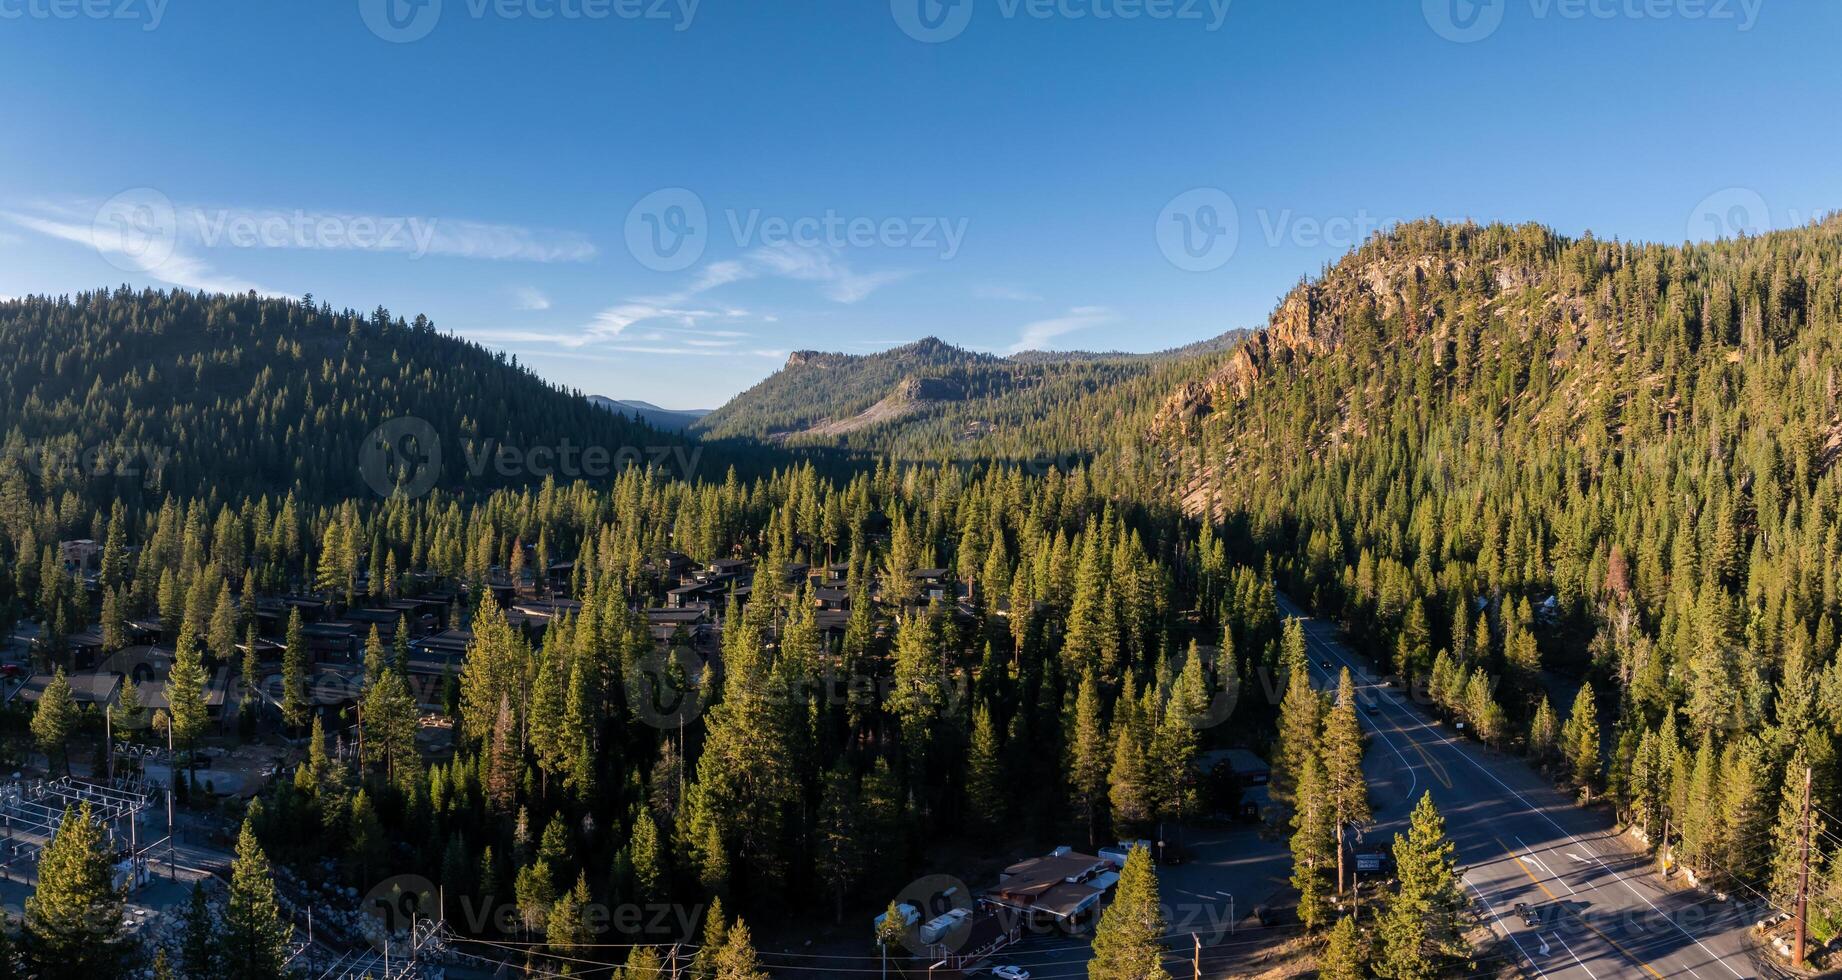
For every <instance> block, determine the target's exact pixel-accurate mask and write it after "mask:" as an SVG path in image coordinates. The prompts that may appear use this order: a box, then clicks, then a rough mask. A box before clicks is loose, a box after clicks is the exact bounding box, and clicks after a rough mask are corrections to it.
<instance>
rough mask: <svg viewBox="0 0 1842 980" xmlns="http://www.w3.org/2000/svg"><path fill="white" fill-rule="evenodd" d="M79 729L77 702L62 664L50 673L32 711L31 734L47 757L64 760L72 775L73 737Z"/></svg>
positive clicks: (65, 770)
mask: <svg viewBox="0 0 1842 980" xmlns="http://www.w3.org/2000/svg"><path fill="white" fill-rule="evenodd" d="M76 730H77V704H76V702H75V701H73V700H72V699H71V694H70V681H69V680H68V679H66V678H65V677H64V668H62V667H59V668H58V669H57V671H56V672H54V673H53V674H52V675H51V683H49V684H47V685H45V691H44V693H43V694H41V695H39V698H38V707H37V708H36V709H34V710H33V712H32V738H33V739H34V740H35V741H36V742H38V748H39V751H41V752H43V753H45V759H46V760H47V761H50V760H52V759H57V760H59V761H60V762H61V763H62V768H63V769H64V774H65V775H67V776H68V775H70V738H71V736H72V735H73V734H75V733H76Z"/></svg>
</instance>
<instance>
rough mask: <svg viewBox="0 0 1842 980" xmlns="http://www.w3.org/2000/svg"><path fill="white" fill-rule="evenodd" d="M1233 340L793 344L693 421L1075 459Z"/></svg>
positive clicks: (1140, 423)
mask: <svg viewBox="0 0 1842 980" xmlns="http://www.w3.org/2000/svg"><path fill="white" fill-rule="evenodd" d="M1243 336H1244V333H1243V332H1241V331H1231V332H1229V333H1226V334H1223V335H1221V336H1219V337H1216V338H1212V339H1210V340H1207V341H1203V342H1201V343H1199V344H1193V345H1190V346H1189V347H1185V348H1180V349H1178V350H1175V351H1165V352H1160V353H1155V354H1125V353H1090V352H1051V351H1026V352H1022V353H1019V354H1014V355H1011V356H1009V357H999V356H997V355H993V354H986V353H979V352H975V351H968V350H964V349H961V348H958V347H954V346H952V345H950V344H947V343H945V342H943V341H940V340H938V339H936V338H933V337H929V338H925V339H923V340H920V341H917V342H915V343H913V344H908V345H905V346H902V347H897V348H894V349H892V350H888V351H883V352H880V353H877V354H870V355H852V354H837V353H823V352H819V351H797V352H795V353H794V354H793V355H792V356H791V357H789V358H788V360H787V364H786V366H785V367H784V368H783V369H782V370H780V371H779V372H777V373H775V374H774V375H772V376H770V377H769V378H767V379H765V380H763V381H762V382H761V383H759V384H757V385H755V386H754V387H753V388H750V389H749V390H748V391H745V392H743V393H742V394H740V395H738V396H736V397H735V398H734V399H733V400H731V401H730V402H729V403H728V404H726V405H724V406H723V407H722V408H720V409H718V410H717V411H715V412H713V413H711V414H710V415H708V416H706V417H705V418H704V419H703V420H702V421H701V422H700V423H699V425H698V428H699V429H700V430H701V431H702V432H703V433H704V434H705V435H706V436H707V437H710V438H715V439H741V440H750V441H761V442H769V443H774V444H778V445H781V446H786V447H793V448H799V447H813V446H823V447H832V448H838V449H843V450H846V451H850V452H856V453H861V454H864V455H872V456H889V457H893V458H896V459H908V460H935V459H941V458H947V459H958V460H966V461H972V460H1011V461H1029V460H1037V461H1042V460H1050V459H1052V460H1056V461H1070V462H1072V461H1077V460H1085V459H1089V458H1092V457H1093V456H1095V455H1097V454H1099V453H1101V452H1102V451H1104V450H1106V449H1107V448H1108V447H1119V448H1121V449H1126V448H1130V447H1132V446H1135V445H1136V444H1137V443H1138V442H1139V441H1140V438H1139V437H1140V436H1142V434H1143V433H1144V431H1145V430H1146V428H1147V426H1148V425H1149V424H1150V421H1151V419H1152V416H1153V414H1154V412H1155V411H1156V409H1157V407H1158V405H1159V403H1160V401H1161V399H1162V397H1163V394H1164V392H1167V391H1168V390H1169V389H1170V388H1171V387H1172V386H1173V385H1174V384H1176V383H1178V382H1179V381H1181V380H1185V379H1189V378H1193V377H1200V376H1202V375H1205V374H1207V373H1209V372H1210V371H1211V370H1213V369H1214V368H1215V367H1216V366H1217V365H1219V364H1220V363H1221V362H1222V360H1223V359H1224V358H1225V357H1226V356H1227V352H1228V351H1231V350H1233V349H1234V347H1235V346H1236V345H1237V344H1238V343H1239V342H1240V340H1241V338H1242V337H1243Z"/></svg>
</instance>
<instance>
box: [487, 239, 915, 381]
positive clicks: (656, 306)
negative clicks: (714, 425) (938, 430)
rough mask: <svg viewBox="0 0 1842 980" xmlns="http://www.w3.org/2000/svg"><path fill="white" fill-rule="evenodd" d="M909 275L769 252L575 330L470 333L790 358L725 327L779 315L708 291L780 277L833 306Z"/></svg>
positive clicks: (715, 265)
mask: <svg viewBox="0 0 1842 980" xmlns="http://www.w3.org/2000/svg"><path fill="white" fill-rule="evenodd" d="M908 275H910V273H908V272H904V271H892V272H874V273H859V272H856V271H854V270H852V269H851V268H850V266H849V265H848V264H847V263H846V262H844V260H843V258H842V257H841V256H839V255H838V254H837V253H836V251H835V250H832V249H827V248H815V247H801V246H774V247H763V248H758V249H755V250H753V251H751V252H749V253H747V254H746V255H743V256H741V257H739V258H735V259H725V260H722V261H718V262H711V263H710V264H708V265H706V266H704V267H702V268H701V269H700V270H698V272H697V273H696V275H695V276H694V277H693V278H692V279H690V280H689V281H688V282H686V283H685V284H684V285H683V286H682V287H680V288H679V289H676V290H673V291H670V292H665V293H660V294H656V295H650V296H633V297H629V298H627V299H624V300H621V301H620V302H617V303H615V304H614V305H612V306H609V307H607V308H605V309H603V310H601V311H599V312H597V313H596V314H595V315H594V316H593V317H591V318H590V319H589V321H588V322H587V323H584V324H581V325H579V326H577V327H575V328H573V329H564V330H558V331H554V332H545V331H541V330H533V329H525V328H519V329H508V330H497V329H495V330H477V331H469V332H468V335H469V336H471V337H473V338H475V339H479V340H496V341H503V342H510V343H544V344H553V345H556V346H557V347H560V348H563V349H565V350H583V349H588V348H594V349H597V350H608V351H614V352H621V353H630V354H672V355H692V356H706V357H712V356H763V357H784V356H785V354H784V352H782V351H778V350H765V349H760V348H752V347H750V346H748V345H747V344H745V343H744V342H743V341H744V340H746V339H747V338H748V337H749V336H750V334H749V332H748V331H746V330H740V329H735V328H734V327H733V326H725V324H741V323H745V322H747V321H751V320H752V321H758V322H762V323H776V322H779V317H777V316H775V315H773V314H771V313H757V312H754V311H752V310H749V309H746V308H742V307H737V306H733V305H728V304H725V303H721V302H715V301H713V300H712V298H711V297H708V296H706V295H705V294H708V293H711V292H713V291H715V290H718V289H721V288H723V287H725V286H729V285H733V284H735V283H740V282H747V281H750V280H756V279H764V278H775V279H788V280H793V281H796V282H812V283H818V284H820V285H821V286H822V288H823V289H824V292H825V295H826V296H828V297H829V298H831V299H832V300H833V301H835V302H838V303H847V304H848V303H855V302H858V301H860V300H862V299H864V298H865V297H867V296H869V295H870V294H871V293H873V292H875V291H876V290H877V289H880V288H881V287H883V286H885V285H887V284H889V283H892V282H896V281H898V280H900V279H904V278H906V277H907V276H908ZM640 328H643V329H640Z"/></svg>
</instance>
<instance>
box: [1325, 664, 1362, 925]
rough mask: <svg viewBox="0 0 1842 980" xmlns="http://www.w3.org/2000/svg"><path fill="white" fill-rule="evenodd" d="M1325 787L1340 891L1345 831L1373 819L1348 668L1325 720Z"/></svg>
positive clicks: (1360, 733)
mask: <svg viewBox="0 0 1842 980" xmlns="http://www.w3.org/2000/svg"><path fill="white" fill-rule="evenodd" d="M1324 790H1325V798H1326V800H1327V802H1328V803H1329V805H1330V815H1331V820H1332V821H1333V823H1334V826H1335V827H1336V836H1337V840H1336V849H1337V892H1338V893H1339V894H1341V893H1342V891H1343V889H1344V888H1345V887H1347V884H1346V881H1345V868H1344V863H1345V862H1344V851H1345V847H1344V845H1343V840H1344V837H1343V835H1344V831H1345V828H1348V827H1361V826H1364V825H1366V824H1367V823H1368V822H1369V820H1370V816H1371V815H1370V812H1369V784H1368V781H1367V780H1366V779H1364V778H1363V775H1362V723H1361V721H1359V720H1358V719H1357V717H1356V684H1355V681H1354V680H1353V679H1351V677H1350V672H1349V669H1348V668H1345V669H1344V670H1343V672H1342V674H1341V675H1340V676H1339V677H1338V678H1337V700H1336V706H1335V707H1333V708H1332V709H1331V710H1330V714H1329V715H1328V716H1327V717H1326V718H1325V719H1324Z"/></svg>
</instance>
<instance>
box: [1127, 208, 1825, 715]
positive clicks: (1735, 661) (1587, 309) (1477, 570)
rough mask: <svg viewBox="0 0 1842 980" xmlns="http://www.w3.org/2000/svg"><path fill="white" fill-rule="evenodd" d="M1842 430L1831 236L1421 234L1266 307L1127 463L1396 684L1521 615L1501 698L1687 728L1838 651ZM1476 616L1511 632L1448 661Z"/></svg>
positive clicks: (1811, 232)
mask: <svg viewBox="0 0 1842 980" xmlns="http://www.w3.org/2000/svg"><path fill="white" fill-rule="evenodd" d="M1839 401H1842V220H1838V219H1834V218H1832V219H1830V220H1828V221H1826V222H1823V223H1820V224H1816V225H1812V226H1810V227H1806V228H1802V229H1797V230H1792V231H1784V232H1778V233H1773V234H1770V235H1766V236H1762V237H1758V238H1751V239H1743V240H1737V241H1722V242H1717V243H1713V244H1703V245H1692V246H1684V247H1671V246H1661V245H1646V244H1630V243H1619V242H1608V241H1601V240H1597V239H1594V238H1592V237H1590V236H1586V237H1582V238H1578V239H1570V238H1565V237H1562V236H1560V235H1556V234H1554V233H1553V232H1551V231H1549V230H1547V229H1544V228H1540V227H1536V226H1532V225H1525V226H1519V227H1506V226H1500V225H1493V226H1488V227H1480V226H1476V225H1469V224H1466V225H1444V224H1438V223H1434V222H1423V223H1418V224H1413V225H1407V226H1403V227H1401V228H1399V229H1397V230H1395V231H1394V232H1392V233H1390V234H1388V235H1386V236H1382V237H1378V238H1376V239H1375V240H1373V241H1371V242H1369V243H1368V244H1366V245H1364V246H1363V247H1362V248H1361V249H1359V250H1357V251H1356V252H1354V253H1352V254H1351V255H1350V256H1348V257H1347V258H1346V259H1345V260H1343V261H1342V262H1340V263H1338V264H1337V265H1336V266H1334V267H1332V268H1331V269H1329V270H1328V271H1327V272H1326V273H1325V275H1323V276H1322V277H1321V278H1319V279H1318V280H1316V281H1314V282H1311V283H1308V284H1306V285H1303V286H1300V287H1299V288H1298V289H1296V290H1295V291H1293V292H1292V293H1291V294H1290V295H1288V296H1287V297H1285V299H1284V300H1283V301H1282V302H1281V303H1280V304H1279V307H1278V309H1277V310H1276V311H1275V313H1274V315H1273V318H1272V321H1271V323H1270V324H1269V325H1268V326H1267V327H1266V329H1264V330H1263V331H1261V333H1260V334H1258V335H1256V336H1255V337H1253V338H1252V339H1250V340H1249V341H1248V343H1247V344H1245V345H1244V346H1243V347H1242V348H1241V349H1240V350H1239V351H1237V352H1236V353H1235V354H1234V355H1232V356H1231V357H1229V358H1227V359H1226V360H1225V361H1224V362H1223V363H1222V364H1220V365H1219V367H1218V368H1217V369H1216V370H1214V371H1212V372H1211V373H1209V374H1208V375H1207V376H1206V377H1202V378H1198V379H1195V380H1193V381H1188V382H1186V383H1183V384H1180V385H1178V386H1175V387H1174V388H1173V389H1172V390H1171V391H1170V392H1169V393H1168V395H1167V397H1166V399H1165V401H1164V403H1163V406H1162V407H1161V408H1160V410H1159V411H1158V413H1157V416H1156V419H1155V420H1154V422H1153V425H1152V428H1151V433H1150V434H1151V437H1152V440H1153V443H1154V444H1155V445H1156V446H1157V447H1158V451H1159V452H1160V453H1161V454H1162V457H1163V464H1164V470H1163V472H1162V474H1160V478H1161V479H1162V481H1163V482H1164V484H1165V487H1166V491H1167V492H1169V493H1174V494H1176V495H1178V496H1179V497H1180V499H1181V500H1182V501H1183V502H1184V504H1185V506H1186V508H1187V509H1188V510H1189V511H1190V512H1191V513H1201V512H1205V511H1208V512H1213V513H1214V514H1215V515H1217V516H1218V517H1223V518H1227V519H1229V521H1230V527H1231V529H1235V530H1236V533H1238V534H1242V535H1245V537H1246V538H1247V539H1248V542H1249V544H1250V545H1251V546H1253V547H1258V548H1260V549H1261V550H1263V551H1268V552H1270V553H1273V554H1275V555H1276V556H1277V557H1278V558H1279V559H1280V563H1279V566H1278V567H1279V572H1280V575H1281V577H1282V579H1284V580H1285V581H1286V582H1287V584H1288V586H1289V587H1290V588H1293V589H1296V590H1299V592H1300V594H1302V595H1306V596H1314V597H1315V598H1316V600H1317V604H1318V605H1319V607H1320V608H1321V609H1323V610H1325V611H1328V612H1341V614H1342V615H1343V617H1344V618H1345V619H1346V621H1348V622H1350V623H1351V624H1352V625H1353V628H1354V629H1355V631H1356V633H1357V635H1358V637H1359V638H1367V639H1368V640H1369V641H1370V642H1371V643H1372V644H1373V646H1374V648H1375V649H1378V650H1382V651H1390V652H1391V653H1392V655H1393V656H1395V657H1397V658H1399V659H1400V660H1401V665H1402V666H1403V667H1407V668H1409V669H1413V670H1415V671H1416V672H1418V673H1424V672H1426V671H1428V670H1430V669H1431V666H1432V661H1433V653H1434V651H1437V650H1439V649H1441V648H1446V649H1451V650H1453V651H1454V652H1455V653H1456V652H1458V651H1461V650H1464V649H1466V648H1469V649H1472V650H1478V649H1479V648H1480V645H1484V644H1492V645H1494V644H1499V643H1502V642H1504V640H1503V636H1504V635H1505V631H1507V633H1508V635H1510V636H1511V638H1512V639H1513V638H1514V637H1515V636H1516V635H1519V634H1517V633H1516V630H1518V629H1521V628H1522V625H1519V624H1528V623H1529V622H1530V618H1529V617H1530V615H1531V614H1530V613H1529V612H1528V610H1529V609H1530V608H1531V607H1533V608H1534V609H1536V610H1538V613H1537V614H1536V615H1537V618H1538V619H1540V621H1541V622H1544V623H1546V624H1548V626H1549V627H1550V628H1548V629H1544V630H1540V631H1538V632H1537V635H1538V636H1539V637H1540V640H1541V647H1542V649H1541V651H1540V652H1539V654H1534V653H1533V652H1532V647H1531V648H1530V649H1524V648H1522V647H1519V646H1517V644H1515V643H1510V644H1509V646H1508V647H1507V648H1504V649H1502V650H1499V651H1497V652H1494V653H1492V657H1495V658H1500V659H1496V660H1495V661H1494V662H1495V664H1496V667H1495V668H1494V669H1497V670H1507V671H1508V672H1509V674H1510V676H1511V677H1512V679H1514V678H1515V677H1516V676H1517V675H1518V673H1519V672H1521V673H1523V674H1526V673H1527V671H1528V670H1530V669H1532V667H1531V665H1532V664H1533V663H1535V662H1538V661H1546V662H1547V663H1549V664H1555V663H1560V664H1568V665H1570V666H1572V667H1573V668H1575V669H1579V668H1583V667H1585V666H1586V665H1587V664H1588V663H1589V662H1590V663H1594V664H1597V665H1598V666H1599V667H1600V668H1601V669H1602V670H1604V671H1606V672H1607V675H1608V676H1616V677H1618V678H1620V680H1621V681H1622V682H1624V683H1625V684H1627V685H1628V686H1629V689H1630V693H1631V696H1632V697H1634V698H1636V699H1638V701H1639V702H1640V703H1641V704H1644V705H1648V706H1651V707H1654V708H1656V709H1658V710H1661V709H1662V708H1663V707H1664V706H1666V705H1669V704H1672V703H1676V702H1677V701H1678V700H1679V699H1686V702H1685V703H1686V707H1685V708H1684V710H1685V711H1686V712H1687V714H1688V720H1689V721H1690V722H1692V723H1693V724H1695V725H1696V726H1698V727H1704V728H1708V727H1716V726H1721V727H1724V726H1729V725H1733V724H1746V725H1753V724H1757V723H1758V721H1759V712H1760V711H1761V710H1762V709H1761V708H1760V705H1762V704H1763V703H1764V702H1765V701H1766V700H1767V699H1766V698H1765V696H1764V695H1763V694H1762V693H1761V692H1762V691H1764V690H1768V689H1769V685H1770V684H1771V683H1772V681H1771V678H1772V677H1773V676H1774V674H1775V672H1776V671H1777V670H1778V669H1779V668H1778V667H1777V666H1775V665H1776V664H1778V663H1779V662H1781V660H1782V658H1784V657H1785V656H1787V655H1789V649H1790V648H1792V647H1796V648H1798V649H1799V650H1800V651H1802V655H1807V656H1811V657H1815V656H1819V655H1820V656H1821V657H1823V658H1824V660H1825V661H1827V659H1828V657H1829V655H1830V654H1831V653H1833V651H1834V650H1835V649H1836V648H1837V645H1838V638H1839V634H1842V536H1839V535H1838V534H1837V533H1836V531H1835V530H1834V528H1835V522H1836V521H1837V519H1838V515H1842V471H1839V470H1838V468H1837V467H1836V466H1835V461H1836V458H1837V455H1838V451H1839V449H1842V415H1839V414H1838V413H1839V410H1842V405H1839V404H1838V402H1839ZM1480 601H1484V602H1488V603H1489V604H1490V608H1492V609H1493V610H1495V609H1497V608H1498V607H1499V605H1501V606H1502V607H1503V608H1505V609H1507V610H1509V611H1512V612H1513V611H1516V610H1517V609H1520V610H1521V613H1520V615H1519V616H1517V617H1514V618H1506V619H1503V620H1501V621H1495V622H1492V623H1491V624H1490V629H1491V631H1490V632H1489V633H1486V632H1484V630H1485V627H1483V626H1478V627H1476V629H1477V631H1478V633H1477V637H1471V636H1467V635H1464V634H1465V633H1466V632H1469V631H1470V630H1471V629H1472V626H1471V625H1470V624H1469V619H1468V614H1465V615H1461V614H1464V613H1465V610H1467V609H1470V608H1474V603H1476V602H1480ZM1494 616H1495V614H1494V613H1493V619H1494ZM1455 621H1456V622H1457V623H1459V624H1464V625H1454V626H1451V627H1450V628H1448V626H1447V624H1452V623H1454V622H1455ZM1403 637H1404V638H1405V639H1403ZM1530 642H1531V644H1532V643H1533V641H1532V640H1531V641H1530ZM1486 652H1489V651H1488V650H1487V651H1486ZM1519 662H1520V666H1519V665H1518V664H1519ZM1810 662H1811V663H1813V664H1814V663H1815V661H1810ZM1491 663H1492V661H1491V660H1488V659H1487V660H1486V661H1485V667H1486V668H1487V669H1493V668H1491ZM1800 669H1801V667H1800ZM1838 669H1842V668H1838ZM1836 682H1837V685H1838V686H1837V694H1838V695H1839V696H1842V674H1838V675H1837V677H1836ZM1761 685H1764V687H1761ZM1525 686H1526V685H1525ZM1648 717H1649V719H1650V721H1651V723H1654V721H1655V719H1656V717H1658V716H1656V715H1650V716H1648ZM1839 717H1842V716H1839Z"/></svg>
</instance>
